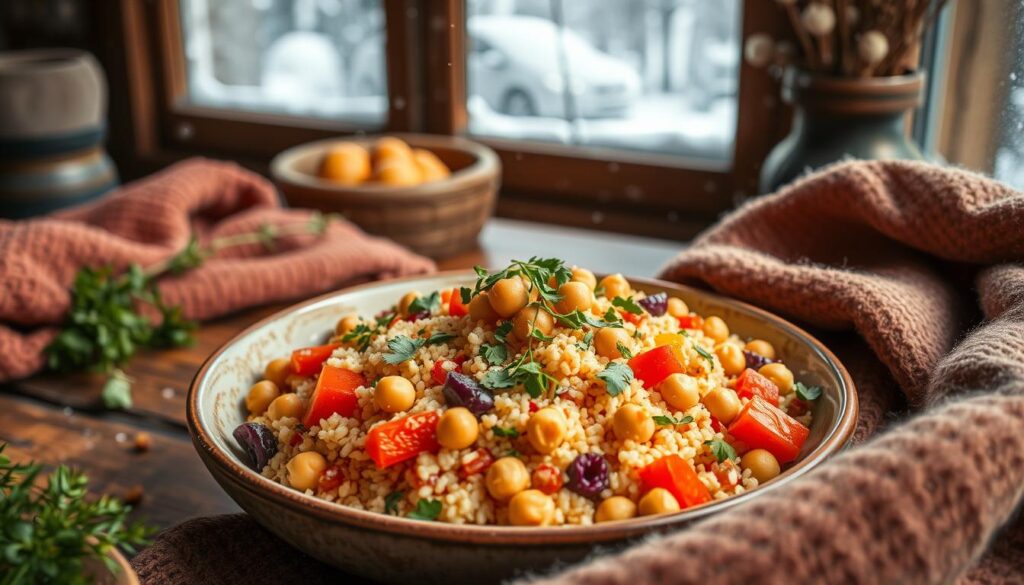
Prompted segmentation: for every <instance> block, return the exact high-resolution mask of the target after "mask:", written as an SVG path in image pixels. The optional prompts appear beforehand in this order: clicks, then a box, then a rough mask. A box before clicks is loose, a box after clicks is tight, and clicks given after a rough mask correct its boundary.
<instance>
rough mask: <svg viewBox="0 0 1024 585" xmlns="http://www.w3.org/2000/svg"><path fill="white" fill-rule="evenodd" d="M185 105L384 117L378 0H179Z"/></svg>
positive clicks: (380, 121) (363, 120) (361, 119)
mask: <svg viewBox="0 0 1024 585" xmlns="http://www.w3.org/2000/svg"><path fill="white" fill-rule="evenodd" d="M180 15H181V16H180V18H181V29H182V37H183V44H184V53H185V58H186V69H187V86H188V93H187V99H188V101H189V103H191V104H195V105H198V106H207V107H213V108H218V109H236V110H244V111H251V112H267V113H274V114H285V115H293V116H309V117H316V118H333V119H344V120H348V121H351V122H353V123H355V124H358V125H362V126H367V127H380V126H383V125H384V123H385V122H386V121H387V85H386V84H387V80H386V73H385V63H384V45H385V33H384V10H383V7H382V6H381V3H380V0H298V1H295V2H292V1H290V0H288V1H282V0H182V1H181V5H180Z"/></svg>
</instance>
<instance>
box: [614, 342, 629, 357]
mask: <svg viewBox="0 0 1024 585" xmlns="http://www.w3.org/2000/svg"><path fill="white" fill-rule="evenodd" d="M615 348H616V349H618V350H619V353H620V354H622V357H624V358H626V359H627V360H628V359H633V352H632V351H630V350H629V348H628V347H626V346H625V345H622V342H621V341H616V342H615Z"/></svg>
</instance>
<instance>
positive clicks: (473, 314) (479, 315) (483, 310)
mask: <svg viewBox="0 0 1024 585" xmlns="http://www.w3.org/2000/svg"><path fill="white" fill-rule="evenodd" d="M487 296H488V295H487V292H486V291H484V292H481V293H480V294H478V295H476V296H475V297H473V299H472V300H470V301H469V317H470V318H471V319H473V320H474V321H483V322H484V323H488V324H492V323H494V322H495V321H497V320H498V319H499V318H500V317H499V316H498V313H496V312H495V311H494V307H492V306H491V302H490V301H489V300H488V299H487Z"/></svg>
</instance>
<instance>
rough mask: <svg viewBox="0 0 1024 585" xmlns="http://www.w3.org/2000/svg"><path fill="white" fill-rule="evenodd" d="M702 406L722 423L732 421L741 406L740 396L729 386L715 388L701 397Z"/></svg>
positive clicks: (725, 423)
mask: <svg viewBox="0 0 1024 585" xmlns="http://www.w3.org/2000/svg"><path fill="white" fill-rule="evenodd" d="M701 402H703V403H704V406H705V407H707V409H708V410H709V411H710V412H711V414H712V415H714V417H715V418H717V419H718V420H719V422H721V423H722V424H724V425H727V424H729V423H730V422H732V419H734V418H736V415H737V414H739V413H740V409H741V408H742V407H743V405H742V404H740V397H739V396H736V392H734V391H732V390H730V389H729V388H724V387H722V388H715V389H714V390H712V391H711V392H708V393H707V395H705V396H704V398H702V399H701Z"/></svg>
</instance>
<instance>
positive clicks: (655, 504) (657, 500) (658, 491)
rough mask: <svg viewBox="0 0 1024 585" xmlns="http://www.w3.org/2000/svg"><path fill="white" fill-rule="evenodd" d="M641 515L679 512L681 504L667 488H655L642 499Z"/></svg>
mask: <svg viewBox="0 0 1024 585" xmlns="http://www.w3.org/2000/svg"><path fill="white" fill-rule="evenodd" d="M639 508H640V515H641V516H653V515H655V514H669V513H671V512H678V511H679V502H677V501H676V498H675V496H673V495H672V493H671V492H670V491H668V490H667V489H665V488H654V489H653V490H651V491H649V492H647V493H646V494H644V497H642V498H640V506H639Z"/></svg>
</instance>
